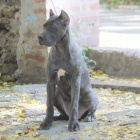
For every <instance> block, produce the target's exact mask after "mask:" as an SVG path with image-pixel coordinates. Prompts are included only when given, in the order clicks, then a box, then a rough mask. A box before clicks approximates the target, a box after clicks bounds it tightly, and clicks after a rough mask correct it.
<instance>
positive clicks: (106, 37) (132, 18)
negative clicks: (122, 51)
mask: <svg viewBox="0 0 140 140" xmlns="http://www.w3.org/2000/svg"><path fill="white" fill-rule="evenodd" d="M100 47H114V48H116V47H117V48H131V49H135V48H137V49H140V7H137V6H136V7H133V6H126V7H125V6H122V7H121V8H120V9H112V10H107V9H104V8H101V10H100Z"/></svg>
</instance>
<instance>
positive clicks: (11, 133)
mask: <svg viewBox="0 0 140 140" xmlns="http://www.w3.org/2000/svg"><path fill="white" fill-rule="evenodd" d="M45 90H46V89H45V87H44V85H28V86H15V87H14V88H12V89H9V90H0V114H1V116H0V140H32V139H37V140H104V139H108V140H114V139H115V140H116V139H117V140H128V139H130V140H132V139H134V140H139V139H140V127H139V126H140V97H139V94H135V93H132V92H122V91H118V90H112V89H102V88H100V89H94V90H95V92H97V93H98V95H99V100H100V103H101V104H100V105H99V108H98V110H97V112H96V119H95V121H94V122H91V123H85V122H80V126H81V130H80V131H79V132H73V133H70V132H68V130H67V126H68V122H67V121H57V122H54V123H53V126H52V128H51V129H50V130H44V131H41V130H37V129H38V127H39V125H40V123H41V121H42V120H43V118H44V117H45V110H46V105H45V103H46V92H45ZM55 114H56V115H58V112H57V110H55Z"/></svg>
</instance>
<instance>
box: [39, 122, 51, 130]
mask: <svg viewBox="0 0 140 140" xmlns="http://www.w3.org/2000/svg"><path fill="white" fill-rule="evenodd" d="M51 126H52V123H50V122H49V123H48V122H47V121H46V120H44V121H43V122H42V123H41V125H40V127H39V130H48V129H50V127H51Z"/></svg>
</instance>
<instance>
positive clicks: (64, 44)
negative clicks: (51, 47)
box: [55, 27, 72, 55]
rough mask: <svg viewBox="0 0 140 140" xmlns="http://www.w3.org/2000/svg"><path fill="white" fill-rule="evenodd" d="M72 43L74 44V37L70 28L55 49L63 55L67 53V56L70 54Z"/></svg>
mask: <svg viewBox="0 0 140 140" xmlns="http://www.w3.org/2000/svg"><path fill="white" fill-rule="evenodd" d="M70 42H72V35H71V31H70V28H69V27H68V29H67V31H66V33H65V35H64V36H63V37H62V38H61V40H60V41H59V42H57V44H56V45H55V48H56V50H57V51H58V52H60V53H61V54H63V53H65V54H66V55H67V54H69V46H70Z"/></svg>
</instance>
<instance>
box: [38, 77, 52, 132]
mask: <svg viewBox="0 0 140 140" xmlns="http://www.w3.org/2000/svg"><path fill="white" fill-rule="evenodd" d="M54 93H55V76H54V75H53V76H52V77H50V78H48V80H47V111H46V118H45V119H44V121H43V122H42V124H41V125H40V128H39V129H40V130H43V129H46V130H47V129H49V128H50V127H51V125H52V121H53V115H54V108H53V105H54Z"/></svg>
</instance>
